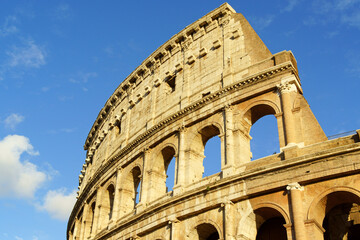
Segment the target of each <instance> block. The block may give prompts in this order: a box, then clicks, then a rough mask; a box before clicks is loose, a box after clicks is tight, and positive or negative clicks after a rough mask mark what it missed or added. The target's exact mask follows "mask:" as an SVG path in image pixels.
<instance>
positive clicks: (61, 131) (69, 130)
mask: <svg viewBox="0 0 360 240" xmlns="http://www.w3.org/2000/svg"><path fill="white" fill-rule="evenodd" d="M75 131H76V128H61V129H57V130H54V129H53V130H50V131H48V133H49V134H58V133H72V132H75Z"/></svg>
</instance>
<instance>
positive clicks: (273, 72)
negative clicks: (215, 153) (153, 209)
mask: <svg viewBox="0 0 360 240" xmlns="http://www.w3.org/2000/svg"><path fill="white" fill-rule="evenodd" d="M284 72H292V73H294V74H295V75H297V72H296V69H295V68H294V66H293V65H292V64H291V62H285V63H283V64H280V65H277V66H275V67H272V68H269V69H267V70H265V71H262V72H260V73H259V74H256V75H253V76H249V77H247V78H245V79H242V80H241V81H239V82H236V83H234V84H231V85H229V86H226V87H224V88H222V89H220V90H219V91H217V92H214V93H213V94H211V95H208V96H206V97H204V98H202V99H200V100H199V101H196V102H195V103H193V104H191V105H189V106H187V107H185V108H184V109H182V110H180V111H178V112H176V113H174V114H173V115H171V116H169V117H167V118H165V119H164V120H163V121H161V122H159V123H158V124H157V125H155V126H153V127H152V128H150V129H149V130H147V131H146V132H145V133H143V134H141V135H140V136H138V137H137V138H136V139H134V140H133V141H132V142H130V143H129V144H128V145H127V146H125V147H124V148H122V149H121V150H120V151H119V152H118V153H116V154H114V155H113V156H111V157H110V159H109V160H108V161H107V162H106V163H105V164H104V165H102V166H101V167H100V168H99V169H97V171H96V172H95V173H94V175H93V176H92V178H91V179H90V180H89V182H88V183H87V184H86V186H85V187H84V189H83V190H82V192H81V194H80V196H79V197H78V199H77V201H76V204H75V206H74V208H73V211H72V213H71V216H70V219H71V218H73V216H75V213H77V212H78V210H79V209H80V207H81V203H82V202H84V200H85V199H86V196H87V194H88V193H89V192H90V190H91V188H92V187H93V186H94V185H95V184H96V183H97V182H98V181H99V180H100V179H101V177H102V176H103V174H105V173H106V172H107V171H108V170H109V169H110V168H111V167H113V166H114V165H115V163H116V162H118V160H119V159H121V158H122V157H123V156H125V155H126V154H128V153H129V152H131V151H132V150H133V149H134V148H135V147H137V146H138V145H139V144H141V143H143V142H144V141H145V140H146V139H148V138H149V137H151V136H153V135H155V134H156V133H158V132H159V131H161V130H162V129H163V128H165V127H167V126H168V124H170V123H172V122H175V121H177V120H179V119H180V118H183V117H185V116H186V115H188V114H190V113H192V112H194V111H196V110H198V109H200V108H202V107H203V106H205V105H207V104H209V103H211V102H213V101H215V100H217V99H220V98H222V97H224V96H226V95H228V94H231V93H233V92H234V91H238V90H240V89H243V88H246V87H249V86H252V85H254V84H256V83H258V82H261V81H263V80H266V79H268V78H269V77H275V76H277V75H280V74H283V73H284Z"/></svg>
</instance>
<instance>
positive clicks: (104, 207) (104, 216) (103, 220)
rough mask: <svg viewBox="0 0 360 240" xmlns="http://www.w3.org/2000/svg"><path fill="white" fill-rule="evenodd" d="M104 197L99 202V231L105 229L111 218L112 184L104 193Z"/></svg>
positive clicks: (113, 189)
mask: <svg viewBox="0 0 360 240" xmlns="http://www.w3.org/2000/svg"><path fill="white" fill-rule="evenodd" d="M104 194H105V195H104V197H103V199H102V202H101V209H100V216H99V226H100V229H103V228H105V227H106V226H107V225H108V224H109V221H110V219H111V217H112V211H113V207H114V194H115V188H114V185H113V184H110V185H109V186H108V187H107V188H106V190H105V192H104Z"/></svg>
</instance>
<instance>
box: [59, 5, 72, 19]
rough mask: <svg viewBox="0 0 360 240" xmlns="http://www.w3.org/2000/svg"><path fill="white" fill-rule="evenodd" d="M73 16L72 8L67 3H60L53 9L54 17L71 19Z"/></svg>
mask: <svg viewBox="0 0 360 240" xmlns="http://www.w3.org/2000/svg"><path fill="white" fill-rule="evenodd" d="M72 16H73V13H72V10H71V8H70V6H69V4H65V3H62V4H60V5H58V6H57V7H56V9H55V17H56V18H57V19H59V20H67V19H71V18H72Z"/></svg>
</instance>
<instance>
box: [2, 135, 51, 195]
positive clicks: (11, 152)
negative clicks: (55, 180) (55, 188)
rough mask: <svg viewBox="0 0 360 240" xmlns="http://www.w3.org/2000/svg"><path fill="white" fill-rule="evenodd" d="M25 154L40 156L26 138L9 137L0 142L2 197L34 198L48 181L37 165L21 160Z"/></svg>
mask: <svg viewBox="0 0 360 240" xmlns="http://www.w3.org/2000/svg"><path fill="white" fill-rule="evenodd" d="M23 153H28V154H29V155H38V154H39V153H38V152H36V151H34V148H33V146H32V145H31V144H30V140H29V139H28V138H26V137H24V136H19V135H8V136H6V137H5V138H4V139H2V140H1V141H0V197H20V198H32V197H33V196H34V194H35V192H36V190H37V189H38V188H39V187H40V186H41V185H42V184H43V183H44V182H45V181H46V179H47V175H46V174H45V173H44V172H41V171H39V170H38V169H37V166H36V165H35V164H33V163H30V162H29V161H21V160H20V157H21V155H22V154H23Z"/></svg>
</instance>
